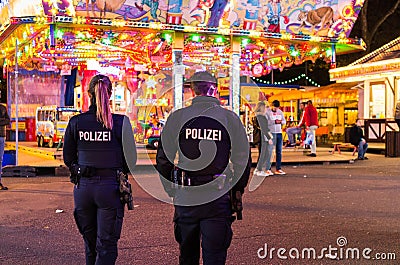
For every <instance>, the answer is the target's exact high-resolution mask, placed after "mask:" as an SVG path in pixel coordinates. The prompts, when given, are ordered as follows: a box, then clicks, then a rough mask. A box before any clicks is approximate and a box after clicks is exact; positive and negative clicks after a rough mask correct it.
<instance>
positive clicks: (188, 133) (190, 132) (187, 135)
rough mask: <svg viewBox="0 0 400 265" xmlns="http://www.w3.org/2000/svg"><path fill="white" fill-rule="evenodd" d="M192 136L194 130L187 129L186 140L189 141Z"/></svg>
mask: <svg viewBox="0 0 400 265" xmlns="http://www.w3.org/2000/svg"><path fill="white" fill-rule="evenodd" d="M191 134H192V130H191V129H189V128H186V139H189V135H191Z"/></svg>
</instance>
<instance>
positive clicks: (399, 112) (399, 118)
mask: <svg viewBox="0 0 400 265" xmlns="http://www.w3.org/2000/svg"><path fill="white" fill-rule="evenodd" d="M394 118H395V120H396V123H397V126H398V127H399V131H400V101H398V102H397V104H396V109H395V111H394Z"/></svg>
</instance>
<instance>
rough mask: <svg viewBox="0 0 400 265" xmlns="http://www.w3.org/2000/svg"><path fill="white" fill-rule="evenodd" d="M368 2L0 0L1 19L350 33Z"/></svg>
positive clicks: (338, 35)
mask: <svg viewBox="0 0 400 265" xmlns="http://www.w3.org/2000/svg"><path fill="white" fill-rule="evenodd" d="M363 3H364V0H296V1H294V0H238V1H228V0H194V1H193V0H42V1H38V0H33V1H29V4H28V3H27V2H26V1H22V0H15V1H9V0H0V14H1V20H0V23H5V18H8V17H21V16H28V15H34V16H35V15H38V14H42V15H51V14H56V15H65V16H82V17H92V18H113V19H124V20H131V21H140V22H161V23H166V24H175V25H194V26H197V25H198V26H206V27H220V28H221V27H222V28H232V29H238V30H240V29H242V30H256V31H266V32H272V33H284V32H287V33H295V34H306V35H317V36H328V37H348V36H349V34H350V31H351V29H352V27H353V25H354V23H355V21H356V19H357V16H358V14H359V12H360V10H361V8H362V5H363Z"/></svg>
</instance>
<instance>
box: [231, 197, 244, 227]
mask: <svg viewBox="0 0 400 265" xmlns="http://www.w3.org/2000/svg"><path fill="white" fill-rule="evenodd" d="M231 204H232V212H233V213H236V219H237V220H242V219H243V215H242V211H243V204H242V193H241V192H240V191H238V190H237V191H234V190H231Z"/></svg>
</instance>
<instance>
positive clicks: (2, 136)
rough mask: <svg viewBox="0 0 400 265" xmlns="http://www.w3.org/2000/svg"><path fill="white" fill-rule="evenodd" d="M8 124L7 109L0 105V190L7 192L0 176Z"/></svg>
mask: <svg viewBox="0 0 400 265" xmlns="http://www.w3.org/2000/svg"><path fill="white" fill-rule="evenodd" d="M8 124H10V117H9V116H8V113H7V109H6V107H5V106H3V105H2V104H0V190H8V188H7V187H6V186H4V185H3V183H2V182H1V175H2V174H3V171H2V163H3V155H4V146H5V140H6V126H7V125H8Z"/></svg>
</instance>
